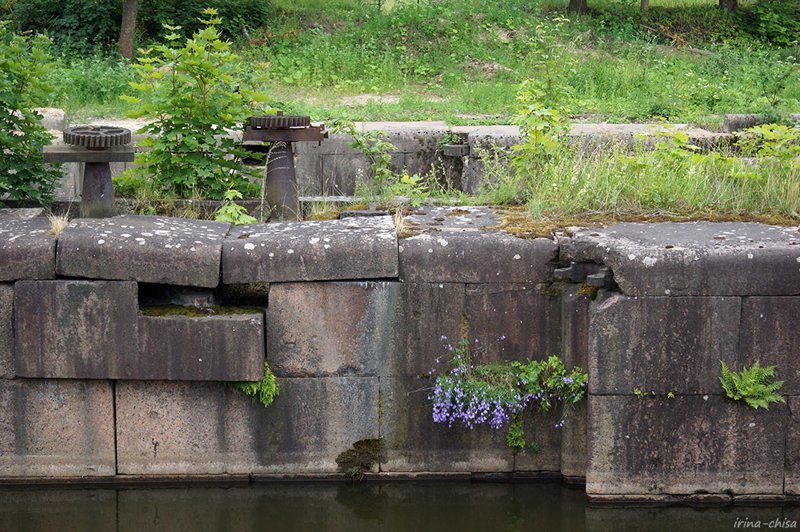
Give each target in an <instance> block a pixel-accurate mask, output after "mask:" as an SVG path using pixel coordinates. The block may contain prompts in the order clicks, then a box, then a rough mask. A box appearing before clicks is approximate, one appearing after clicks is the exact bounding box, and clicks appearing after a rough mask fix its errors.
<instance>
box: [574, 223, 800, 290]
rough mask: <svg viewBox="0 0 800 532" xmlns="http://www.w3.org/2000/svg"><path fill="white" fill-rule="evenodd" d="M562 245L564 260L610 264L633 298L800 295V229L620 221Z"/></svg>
mask: <svg viewBox="0 0 800 532" xmlns="http://www.w3.org/2000/svg"><path fill="white" fill-rule="evenodd" d="M559 243H560V246H561V262H562V263H568V262H570V261H575V262H597V263H601V264H605V265H607V266H609V267H610V268H611V269H612V271H613V272H614V279H615V280H616V282H617V283H618V284H619V286H620V288H621V289H622V291H623V292H624V293H625V294H628V295H634V296H650V295H659V296H663V295H668V296H679V295H720V296H724V295H739V296H747V295H798V294H800V228H798V227H781V226H774V225H765V224H757V223H741V222H721V223H720V222H666V223H655V224H653V223H620V224H616V225H613V226H610V227H607V228H603V229H579V230H577V231H575V232H574V235H573V236H572V237H569V238H568V237H562V238H560V239H559Z"/></svg>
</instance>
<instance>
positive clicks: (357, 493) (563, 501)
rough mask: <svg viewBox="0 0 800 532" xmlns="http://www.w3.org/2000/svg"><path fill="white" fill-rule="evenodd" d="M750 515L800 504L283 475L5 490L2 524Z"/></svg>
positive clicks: (789, 510) (323, 523) (549, 527)
mask: <svg viewBox="0 0 800 532" xmlns="http://www.w3.org/2000/svg"><path fill="white" fill-rule="evenodd" d="M745 519H747V520H749V521H751V522H753V523H755V522H757V521H760V522H761V523H762V524H761V527H760V528H761V529H766V528H768V527H767V523H769V522H773V521H774V520H783V522H786V521H787V520H789V521H791V520H794V521H798V520H800V509H798V508H796V507H780V506H777V507H764V506H761V507H738V506H737V507H723V508H688V507H671V508H633V509H631V508H626V509H622V508H591V507H587V505H586V497H585V495H584V494H583V492H582V491H580V490H574V489H568V488H565V487H562V486H559V485H557V484H482V483H467V482H452V483H431V482H426V483H416V482H394V483H374V482H370V483H360V484H345V483H342V484H339V483H335V484H331V483H317V484H295V483H280V484H278V483H276V484H263V485H254V486H250V487H247V486H243V487H212V488H208V487H203V488H201V487H193V488H160V489H117V490H113V489H97V490H94V489H93V490H87V489H35V490H34V489H6V490H0V530H2V531H7V532H15V531H31V532H34V531H35V532H47V531H55V530H58V531H62V530H65V531H84V530H85V531H96V530H103V531H106V530H107V531H119V532H142V531H150V530H159V531H193V532H194V531H197V532H203V531H237V532H241V531H248V530H259V531H262V530H264V531H271V530H280V531H284V530H304V531H305V530H324V531H348V532H358V531H362V530H363V531H372V530H379V531H388V532H391V531H400V530H403V531H405V530H414V531H418V532H422V531H427V530H433V531H437V532H446V531H458V532H464V531H471V530H486V531H490V532H500V531H504V530H509V531H511V530H514V531H516V530H531V531H534V530H543V531H558V530H564V531H577V532H580V531H583V530H588V531H597V532H600V531H609V532H610V531H615V532H616V531H620V530H625V531H628V530H647V531H660V530H663V531H668V532H677V531H680V530H692V531H697V530H703V531H706V530H708V531H716V530H736V529H737V528H735V525H736V522H737V521H742V520H745ZM738 528H742V525H739V527H738ZM751 528H752V527H751ZM773 528H774V527H773Z"/></svg>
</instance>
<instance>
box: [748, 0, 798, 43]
mask: <svg viewBox="0 0 800 532" xmlns="http://www.w3.org/2000/svg"><path fill="white" fill-rule="evenodd" d="M745 22H746V24H745V28H746V29H747V30H748V31H750V32H751V33H754V34H756V35H758V36H759V37H761V38H762V39H764V40H766V41H768V42H770V43H772V44H776V45H778V46H791V45H792V44H796V43H797V42H798V41H800V3H798V2H797V1H796V0H768V1H767V0H761V1H760V2H758V4H756V5H755V6H753V7H752V8H751V9H750V10H749V11H748V12H747V13H746V14H745Z"/></svg>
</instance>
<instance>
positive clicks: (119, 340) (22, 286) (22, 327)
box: [14, 280, 138, 379]
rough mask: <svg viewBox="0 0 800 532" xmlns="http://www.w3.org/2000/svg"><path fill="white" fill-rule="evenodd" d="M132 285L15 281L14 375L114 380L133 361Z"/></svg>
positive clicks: (134, 317) (134, 292)
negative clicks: (125, 365)
mask: <svg viewBox="0 0 800 532" xmlns="http://www.w3.org/2000/svg"><path fill="white" fill-rule="evenodd" d="M136 295H137V287H136V283H133V282H126V281H121V282H120V281H72V280H64V281H19V282H17V283H16V284H15V287H14V324H15V356H16V375H17V376H19V377H33V378H60V379H108V378H115V377H116V376H117V375H118V374H119V372H120V370H121V368H122V367H123V365H124V364H126V363H129V362H130V361H131V360H135V359H136V355H137V345H136V341H135V339H136V338H137V315H138V304H137V297H136Z"/></svg>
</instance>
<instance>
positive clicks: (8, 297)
mask: <svg viewBox="0 0 800 532" xmlns="http://www.w3.org/2000/svg"><path fill="white" fill-rule="evenodd" d="M13 377H14V285H11V284H0V379H10V378H13Z"/></svg>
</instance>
